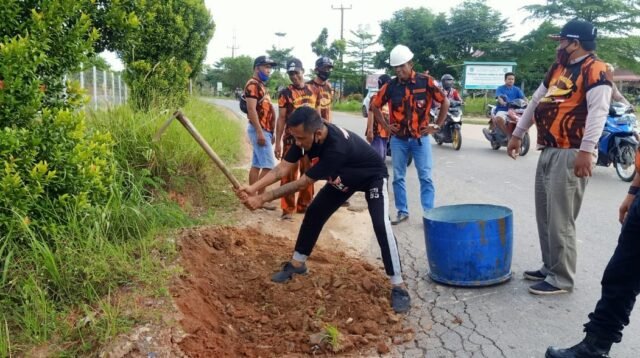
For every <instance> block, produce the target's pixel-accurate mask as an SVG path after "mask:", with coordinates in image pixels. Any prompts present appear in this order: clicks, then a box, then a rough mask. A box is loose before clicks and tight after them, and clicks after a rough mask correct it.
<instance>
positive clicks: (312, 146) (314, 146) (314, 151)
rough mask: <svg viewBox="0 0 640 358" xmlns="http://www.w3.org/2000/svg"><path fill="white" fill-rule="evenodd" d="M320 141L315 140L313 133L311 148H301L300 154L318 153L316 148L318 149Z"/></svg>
mask: <svg viewBox="0 0 640 358" xmlns="http://www.w3.org/2000/svg"><path fill="white" fill-rule="evenodd" d="M320 147H322V146H321V145H320V143H318V142H317V141H316V134H315V133H313V142H312V143H311V148H309V150H304V149H303V150H302V155H304V154H305V153H306V154H318V150H320Z"/></svg>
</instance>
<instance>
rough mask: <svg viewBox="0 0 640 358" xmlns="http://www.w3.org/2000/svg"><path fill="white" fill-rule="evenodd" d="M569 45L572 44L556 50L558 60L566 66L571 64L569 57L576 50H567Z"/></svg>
mask: <svg viewBox="0 0 640 358" xmlns="http://www.w3.org/2000/svg"><path fill="white" fill-rule="evenodd" d="M569 46H570V44H569V45H567V46H565V47H563V48H561V49H558V50H557V51H556V62H558V63H559V64H560V65H562V66H565V67H566V66H567V65H568V64H569V57H571V54H572V53H573V52H575V51H576V50H573V51H571V52H569V51H567V47H569Z"/></svg>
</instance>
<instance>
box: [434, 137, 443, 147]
mask: <svg viewBox="0 0 640 358" xmlns="http://www.w3.org/2000/svg"><path fill="white" fill-rule="evenodd" d="M433 139H435V140H436V144H437V145H442V143H444V142H443V141H442V139H441V138H440V136H436V135H434V136H433Z"/></svg>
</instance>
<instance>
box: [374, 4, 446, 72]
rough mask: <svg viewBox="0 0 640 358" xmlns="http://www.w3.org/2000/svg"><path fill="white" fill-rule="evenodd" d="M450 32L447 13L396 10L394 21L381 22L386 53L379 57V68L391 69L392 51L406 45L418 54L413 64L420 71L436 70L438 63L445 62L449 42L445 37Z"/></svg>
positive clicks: (377, 63)
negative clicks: (445, 46)
mask: <svg viewBox="0 0 640 358" xmlns="http://www.w3.org/2000/svg"><path fill="white" fill-rule="evenodd" d="M443 29H445V30H443ZM446 29H447V19H446V16H445V15H444V14H438V15H435V14H433V13H432V12H431V11H430V10H429V9H426V8H423V7H421V8H418V9H411V8H404V9H402V10H398V11H396V12H395V13H393V16H392V18H391V19H389V20H384V21H382V22H381V23H380V30H381V31H380V37H379V41H378V43H380V44H381V45H382V46H383V47H384V50H383V51H381V52H378V53H377V54H376V56H375V58H374V65H375V67H377V68H387V67H389V52H390V51H391V49H392V48H393V47H394V46H396V45H398V44H403V45H406V46H408V47H409V48H410V49H411V51H412V52H413V53H414V59H413V62H414V64H415V68H416V70H417V71H424V70H426V69H433V68H434V65H435V64H436V63H439V62H442V61H443V57H442V56H443V53H442V50H443V48H444V46H443V45H444V43H445V42H446V41H445V40H446V37H444V36H443V34H444V33H445V32H446ZM438 34H440V36H437V35H438ZM436 36H437V37H436Z"/></svg>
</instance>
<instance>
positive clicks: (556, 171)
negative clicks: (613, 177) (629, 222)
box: [507, 20, 611, 295]
mask: <svg viewBox="0 0 640 358" xmlns="http://www.w3.org/2000/svg"><path fill="white" fill-rule="evenodd" d="M596 34H597V30H596V28H595V27H594V26H593V24H591V23H589V22H587V21H581V20H571V21H569V22H568V23H567V24H566V25H564V27H563V28H562V30H561V32H560V34H558V35H556V36H553V37H552V38H553V39H554V40H556V41H558V47H557V48H556V50H557V56H556V62H555V63H554V64H553V65H551V68H550V69H549V71H548V72H547V74H546V76H545V79H544V80H543V82H542V83H541V84H540V87H538V89H537V90H536V92H535V93H534V95H533V98H532V99H531V102H530V104H529V106H528V107H527V109H526V111H525V113H524V114H523V116H522V118H521V119H520V121H518V126H517V128H516V129H515V131H514V132H513V136H512V138H511V140H510V141H509V145H508V147H507V153H508V154H509V156H511V157H512V158H514V159H515V158H516V157H517V155H518V154H517V153H518V150H519V148H520V144H521V140H522V136H523V134H524V133H525V132H526V131H527V130H528V129H529V127H531V125H532V124H533V123H534V121H535V123H536V128H537V130H538V138H537V147H538V149H540V150H542V153H541V154H540V159H539V160H538V167H537V169H536V181H535V206H536V221H537V223H538V236H539V238H540V248H541V251H542V262H543V265H542V267H541V268H540V269H539V270H532V271H525V272H524V278H525V279H528V280H532V281H539V282H537V283H536V284H534V285H532V286H530V287H529V292H531V293H533V294H536V295H554V294H560V293H567V292H570V291H571V290H573V286H574V276H575V273H576V259H577V248H576V230H575V220H576V219H577V217H578V213H579V212H580V205H581V204H582V198H583V195H584V191H585V188H586V186H587V181H588V178H589V177H590V176H591V169H592V168H593V165H594V164H595V161H596V155H597V143H598V139H599V138H600V135H601V134H602V128H603V126H604V122H605V120H606V118H607V113H608V112H609V99H610V98H611V78H610V76H609V75H607V66H606V64H605V63H604V62H602V61H601V60H600V59H598V58H597V57H596V55H595V54H594V53H593V51H594V50H595V48H596V41H595V40H596Z"/></svg>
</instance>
